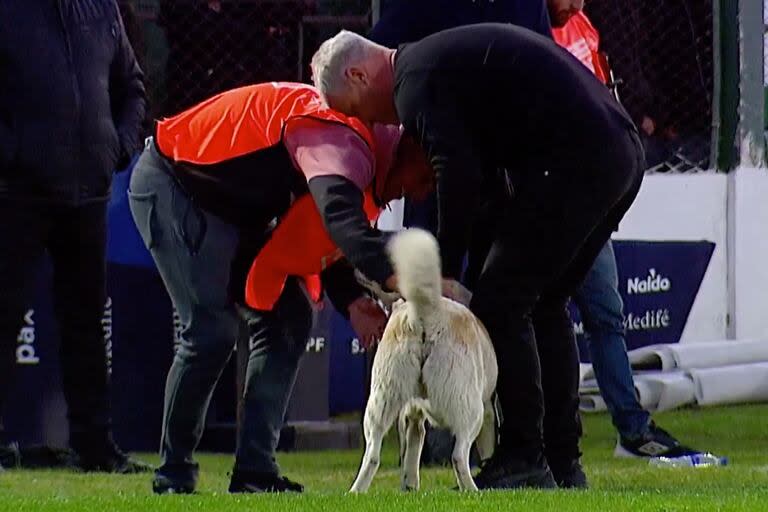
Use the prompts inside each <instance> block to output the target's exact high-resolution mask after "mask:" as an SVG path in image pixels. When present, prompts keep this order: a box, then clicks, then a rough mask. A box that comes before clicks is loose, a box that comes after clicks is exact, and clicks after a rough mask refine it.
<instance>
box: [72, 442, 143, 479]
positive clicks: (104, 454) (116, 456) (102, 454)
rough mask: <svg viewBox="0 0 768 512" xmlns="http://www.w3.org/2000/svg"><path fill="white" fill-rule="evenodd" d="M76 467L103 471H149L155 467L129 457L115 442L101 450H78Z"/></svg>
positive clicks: (84, 469)
mask: <svg viewBox="0 0 768 512" xmlns="http://www.w3.org/2000/svg"><path fill="white" fill-rule="evenodd" d="M75 465H76V467H77V468H79V469H81V470H82V471H86V472H91V471H96V472H102V473H118V474H123V475H126V474H133V473H149V472H150V471H152V470H153V469H154V468H153V467H152V466H150V465H149V464H146V463H144V462H141V461H139V460H136V459H133V458H131V457H129V456H128V455H127V454H125V453H123V452H122V451H121V450H120V448H118V447H117V445H116V444H114V443H113V442H110V443H108V446H107V447H106V448H104V449H101V450H82V451H79V452H77V459H76V463H75Z"/></svg>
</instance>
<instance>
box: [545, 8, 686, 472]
mask: <svg viewBox="0 0 768 512" xmlns="http://www.w3.org/2000/svg"><path fill="white" fill-rule="evenodd" d="M547 4H548V7H549V10H550V19H551V20H552V28H553V30H552V35H553V36H554V38H555V42H557V44H559V45H560V46H562V47H563V48H565V49H566V50H568V51H569V52H570V53H571V54H573V56H575V57H576V58H578V59H579V60H580V61H581V62H582V63H583V64H584V65H585V66H586V67H587V68H589V70H590V71H592V72H593V73H594V74H595V76H596V77H597V78H598V79H599V80H600V81H601V82H603V83H604V84H606V85H610V84H609V80H610V78H609V77H610V70H609V68H608V65H607V62H608V61H607V59H606V58H605V56H604V55H603V54H601V53H600V51H599V47H600V36H599V34H598V32H597V30H596V29H595V28H594V27H593V26H592V23H590V21H589V18H587V16H586V14H584V11H583V7H584V0H548V2H547ZM618 286H619V279H618V271H617V269H616V258H615V256H614V253H613V244H612V242H611V240H610V239H609V240H608V241H607V242H606V244H605V246H603V248H602V250H601V251H600V253H599V254H598V256H597V259H596V260H595V263H594V264H593V265H592V268H591V269H590V271H589V272H588V273H587V276H586V278H585V280H584V282H583V283H582V285H581V287H580V288H579V289H578V291H577V292H576V293H575V294H574V296H573V301H574V302H575V303H576V305H577V307H578V308H579V312H580V313H581V317H582V320H583V322H584V331H585V336H586V338H587V341H588V345H589V353H590V357H591V360H592V367H593V369H594V372H595V378H596V379H597V383H598V385H599V386H600V393H601V394H602V395H603V398H604V399H605V402H606V405H607V406H608V411H609V412H610V413H611V418H612V420H613V424H614V426H615V427H616V429H617V430H618V432H619V439H618V442H617V444H616V450H615V452H614V453H615V455H616V456H617V457H654V456H663V457H680V456H683V455H689V454H691V453H697V452H696V450H693V449H691V448H688V447H686V446H684V445H681V444H680V442H679V441H677V439H675V438H674V437H673V436H671V435H670V434H669V433H668V432H666V431H665V430H663V429H662V428H659V427H658V426H656V424H655V423H654V422H653V421H652V420H651V416H650V414H649V413H648V412H647V411H646V410H644V409H643V407H642V406H641V405H640V401H639V400H638V399H637V395H636V394H635V385H634V382H633V380H632V368H631V367H630V365H629V358H628V357H627V346H626V343H625V341H624V315H623V308H624V305H623V303H622V300H621V295H620V294H619V289H618ZM547 427H548V422H547V420H546V415H545V417H544V429H545V434H544V438H545V444H546V446H547V458H548V459H550V460H553V459H554V457H552V456H551V455H550V450H552V449H553V448H554V447H556V446H557V440H556V439H551V438H550V439H548V437H551V435H550V436H547V430H548V429H547ZM550 428H551V427H550ZM571 474H572V475H573V474H575V473H571ZM558 484H559V485H560V486H561V487H563V486H565V484H570V485H568V486H570V487H582V486H583V485H586V480H583V481H582V480H571V481H568V482H558ZM582 484H583V485H582Z"/></svg>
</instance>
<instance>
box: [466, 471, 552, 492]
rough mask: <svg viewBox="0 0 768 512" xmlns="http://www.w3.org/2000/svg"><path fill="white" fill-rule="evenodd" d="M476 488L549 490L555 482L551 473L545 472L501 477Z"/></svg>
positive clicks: (489, 489)
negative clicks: (515, 477) (492, 482)
mask: <svg viewBox="0 0 768 512" xmlns="http://www.w3.org/2000/svg"><path fill="white" fill-rule="evenodd" d="M478 489H481V490H488V491H492V490H495V489H498V490H505V489H510V490H511V489H541V490H550V489H557V483H556V482H555V479H554V477H553V476H552V474H551V473H545V474H543V475H535V476H534V475H529V476H527V477H525V478H517V479H514V480H512V479H509V478H502V479H499V480H497V481H496V482H494V485H488V486H483V487H481V486H479V485H478Z"/></svg>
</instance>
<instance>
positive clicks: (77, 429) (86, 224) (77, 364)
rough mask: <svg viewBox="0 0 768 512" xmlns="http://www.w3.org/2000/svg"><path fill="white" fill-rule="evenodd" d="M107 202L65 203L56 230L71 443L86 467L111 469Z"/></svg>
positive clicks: (53, 244) (53, 249)
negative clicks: (105, 318)
mask: <svg viewBox="0 0 768 512" xmlns="http://www.w3.org/2000/svg"><path fill="white" fill-rule="evenodd" d="M106 226H107V205H106V203H105V202H98V203H93V204H88V205H85V206H80V207H71V208H63V209H61V211H60V212H59V214H58V215H57V217H56V219H55V221H54V224H53V226H52V229H51V232H50V239H49V240H50V241H49V245H48V247H49V251H50V255H51V260H52V262H53V291H54V300H55V310H56V317H57V320H58V323H59V332H60V336H61V349H60V352H59V353H60V360H61V374H62V381H63V390H64V397H65V398H66V400H67V406H68V418H69V440H70V445H71V447H72V449H73V450H75V452H77V453H78V455H79V456H80V459H81V464H82V465H83V466H84V468H85V469H109V467H108V466H109V465H110V460H111V459H114V458H118V455H117V453H116V448H115V446H114V443H113V441H112V426H111V414H110V403H109V375H108V373H107V354H106V348H105V346H104V333H103V331H102V325H101V319H102V317H103V316H104V303H105V301H106V236H107V231H106Z"/></svg>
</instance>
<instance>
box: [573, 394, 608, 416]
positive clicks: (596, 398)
mask: <svg viewBox="0 0 768 512" xmlns="http://www.w3.org/2000/svg"><path fill="white" fill-rule="evenodd" d="M579 410H580V411H582V412H603V411H607V410H608V406H607V405H606V404H605V400H603V397H602V396H601V395H600V393H585V394H581V393H579Z"/></svg>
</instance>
